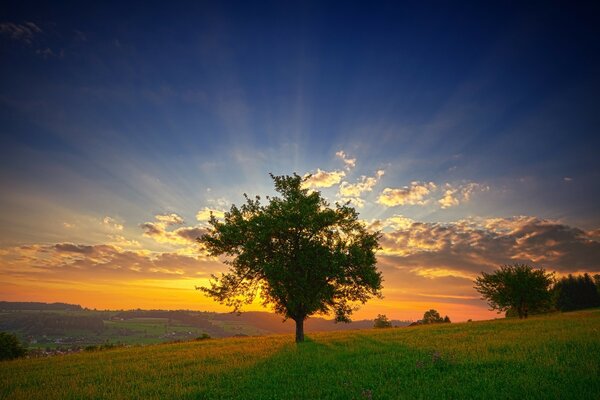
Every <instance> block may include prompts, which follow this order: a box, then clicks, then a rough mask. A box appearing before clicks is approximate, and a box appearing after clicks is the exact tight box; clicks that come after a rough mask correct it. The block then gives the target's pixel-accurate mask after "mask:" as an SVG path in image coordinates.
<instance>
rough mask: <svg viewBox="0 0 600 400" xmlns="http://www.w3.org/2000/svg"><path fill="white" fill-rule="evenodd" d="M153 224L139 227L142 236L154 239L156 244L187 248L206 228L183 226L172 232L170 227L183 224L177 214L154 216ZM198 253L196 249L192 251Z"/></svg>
mask: <svg viewBox="0 0 600 400" xmlns="http://www.w3.org/2000/svg"><path fill="white" fill-rule="evenodd" d="M154 218H155V220H156V221H154V222H144V223H143V224H141V225H140V227H141V228H142V230H143V231H144V233H143V235H144V236H146V237H149V238H151V239H154V240H155V241H156V242H158V243H164V244H171V245H176V246H189V245H190V244H196V239H197V238H198V237H200V236H202V235H203V234H204V233H206V228H204V227H201V226H183V227H180V228H177V229H174V230H169V228H170V227H172V226H176V225H181V224H183V223H184V221H183V218H181V217H180V216H179V215H177V214H159V215H156V216H155V217H154ZM193 250H194V251H198V249H193Z"/></svg>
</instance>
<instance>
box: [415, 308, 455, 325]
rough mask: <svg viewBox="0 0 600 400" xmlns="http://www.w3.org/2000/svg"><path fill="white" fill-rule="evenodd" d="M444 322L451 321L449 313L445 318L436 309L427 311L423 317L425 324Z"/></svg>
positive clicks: (422, 321)
mask: <svg viewBox="0 0 600 400" xmlns="http://www.w3.org/2000/svg"><path fill="white" fill-rule="evenodd" d="M444 322H450V318H448V316H447V315H446V316H445V317H444V318H442V316H441V315H440V313H439V312H437V311H436V310H434V309H431V310H429V311H425V313H424V314H423V319H422V320H421V323H423V324H441V323H444Z"/></svg>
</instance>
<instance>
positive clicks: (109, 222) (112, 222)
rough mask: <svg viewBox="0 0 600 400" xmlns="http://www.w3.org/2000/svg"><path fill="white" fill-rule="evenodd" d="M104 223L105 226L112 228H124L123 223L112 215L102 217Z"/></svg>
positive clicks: (120, 229) (118, 229) (119, 229)
mask: <svg viewBox="0 0 600 400" xmlns="http://www.w3.org/2000/svg"><path fill="white" fill-rule="evenodd" d="M102 224H104V226H106V227H108V228H109V229H111V230H115V231H122V230H123V224H121V223H119V222H117V221H116V220H115V219H114V218H112V217H108V216H107V217H104V218H102Z"/></svg>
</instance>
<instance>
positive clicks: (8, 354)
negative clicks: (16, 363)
mask: <svg viewBox="0 0 600 400" xmlns="http://www.w3.org/2000/svg"><path fill="white" fill-rule="evenodd" d="M25 354H27V350H26V349H25V348H24V347H23V346H22V345H21V343H20V342H19V339H18V338H17V337H16V336H15V335H13V334H12V333H7V332H0V360H12V359H14V358H19V357H23V356H25Z"/></svg>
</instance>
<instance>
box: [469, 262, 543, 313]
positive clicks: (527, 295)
mask: <svg viewBox="0 0 600 400" xmlns="http://www.w3.org/2000/svg"><path fill="white" fill-rule="evenodd" d="M553 282H554V278H553V274H552V273H546V271H545V270H544V269H543V268H540V269H534V268H532V267H531V266H529V265H527V264H513V265H503V266H501V267H500V269H498V270H496V271H495V272H493V273H491V274H488V273H486V272H482V273H481V276H478V277H477V278H476V280H475V289H476V290H477V291H478V292H479V293H481V295H482V296H483V298H484V299H486V300H487V301H488V304H489V305H490V307H491V308H492V310H498V312H502V311H507V310H514V311H516V313H517V315H518V316H519V318H527V316H528V315H529V313H534V312H538V311H540V310H543V309H545V308H548V307H549V305H550V302H551V297H552V295H551V292H550V287H551V286H552V283H553Z"/></svg>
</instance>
